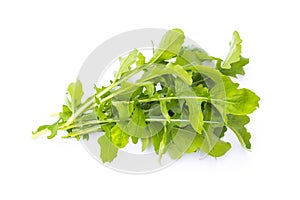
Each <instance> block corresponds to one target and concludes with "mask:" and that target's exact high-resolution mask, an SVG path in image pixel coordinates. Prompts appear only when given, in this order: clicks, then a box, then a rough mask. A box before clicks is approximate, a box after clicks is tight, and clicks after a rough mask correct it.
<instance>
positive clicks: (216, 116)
mask: <svg viewBox="0 0 300 200" xmlns="http://www.w3.org/2000/svg"><path fill="white" fill-rule="evenodd" d="M184 38H185V36H184V33H183V31H182V30H180V29H172V30H169V31H168V32H166V34H165V35H164V36H163V38H162V40H161V42H160V44H159V47H158V48H157V49H156V50H155V52H154V53H153V56H152V58H150V60H149V61H146V58H145V56H144V55H143V54H142V53H141V52H139V51H138V50H136V49H135V50H133V51H131V52H130V53H129V54H128V55H127V56H125V57H123V58H120V59H119V60H120V68H119V70H118V71H117V72H116V73H115V78H114V80H112V81H111V84H110V85H109V86H105V87H104V86H102V87H96V86H95V93H94V95H93V96H91V97H89V98H87V99H86V100H85V101H84V102H82V97H83V95H84V92H83V91H82V83H81V82H80V80H77V81H76V82H74V83H71V84H70V85H69V87H68V92H67V96H66V103H65V104H64V105H63V106H62V111H61V112H60V113H59V118H58V119H57V121H55V122H54V123H53V124H51V125H43V126H40V127H39V128H38V129H37V131H35V132H33V137H34V138H35V137H38V136H40V135H42V134H44V133H47V132H50V134H49V135H48V138H49V139H51V138H53V137H55V136H56V135H57V132H58V131H60V130H64V131H66V135H64V136H62V137H63V138H77V139H78V140H79V139H89V134H92V133H95V132H104V134H103V135H102V136H100V137H99V139H98V143H99V145H100V147H101V153H100V157H101V159H102V161H103V162H112V161H113V160H114V158H115V157H116V156H117V154H118V150H119V149H121V148H124V147H125V146H126V145H127V144H128V143H129V142H130V140H131V141H132V142H133V143H134V144H136V143H137V142H138V141H139V140H140V141H141V143H142V149H141V150H142V151H144V150H145V149H146V148H147V147H148V146H149V145H152V146H153V148H154V150H155V152H156V153H157V154H158V156H159V157H160V158H161V157H162V156H163V154H165V153H167V152H168V154H169V155H170V156H171V157H172V158H173V159H178V158H180V157H181V156H182V155H183V154H184V153H192V152H196V151H201V152H204V153H207V154H208V155H210V156H213V157H220V156H222V155H224V154H225V153H226V152H227V151H228V150H229V149H230V148H231V145H230V143H229V142H226V141H223V140H222V137H223V136H224V134H225V132H226V131H227V129H231V130H232V132H233V133H234V134H235V135H236V137H237V138H238V140H239V141H240V143H241V145H242V146H243V147H244V148H246V149H250V148H251V143H250V137H251V135H250V133H249V132H248V131H247V129H246V127H245V125H246V124H247V123H249V121H250V119H249V117H248V116H247V115H248V114H250V113H252V112H253V111H254V110H255V109H256V108H257V107H258V102H259V97H258V96H257V95H256V94H255V93H254V92H252V91H251V90H249V89H246V88H239V84H238V83H235V82H233V81H232V79H231V77H235V78H237V75H238V74H239V75H244V74H245V72H244V69H243V67H244V66H245V65H247V64H248V63H249V59H248V58H244V57H242V56H241V43H242V40H241V38H240V36H239V34H238V32H236V31H235V32H234V33H233V37H232V41H231V43H230V50H229V53H228V55H227V57H226V58H225V59H221V58H218V57H213V56H210V55H208V54H207V53H206V52H205V51H203V50H202V49H200V48H198V47H195V46H183V43H184ZM138 74H140V75H139V76H137V75H138ZM141 74H142V75H141ZM132 77H136V78H135V80H136V81H130V79H132Z"/></svg>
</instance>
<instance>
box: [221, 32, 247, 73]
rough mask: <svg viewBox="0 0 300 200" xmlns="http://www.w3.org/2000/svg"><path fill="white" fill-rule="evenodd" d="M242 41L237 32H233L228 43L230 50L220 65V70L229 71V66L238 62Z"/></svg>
mask: <svg viewBox="0 0 300 200" xmlns="http://www.w3.org/2000/svg"><path fill="white" fill-rule="evenodd" d="M241 43H242V40H241V38H240V35H239V33H238V32H237V31H234V32H233V36H232V41H231V43H230V50H229V53H228V55H227V57H226V59H225V60H224V62H223V64H222V65H221V68H223V69H230V68H231V64H232V63H235V62H238V61H239V60H240V57H241V52H242V46H241Z"/></svg>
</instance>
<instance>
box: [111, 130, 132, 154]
mask: <svg viewBox="0 0 300 200" xmlns="http://www.w3.org/2000/svg"><path fill="white" fill-rule="evenodd" d="M111 141H112V143H114V144H115V145H116V146H117V147H119V148H123V147H125V146H126V145H127V144H128V142H129V136H128V135H127V134H126V133H125V132H123V131H122V130H121V129H120V128H119V126H118V124H116V125H115V126H114V127H113V128H112V129H111Z"/></svg>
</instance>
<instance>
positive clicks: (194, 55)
mask: <svg viewBox="0 0 300 200" xmlns="http://www.w3.org/2000/svg"><path fill="white" fill-rule="evenodd" d="M211 60H214V58H213V57H211V56H209V55H208V54H207V53H206V52H205V51H204V50H203V49H201V48H198V47H194V46H187V47H182V49H181V52H180V54H179V56H177V58H176V63H175V64H179V65H182V66H186V65H202V62H204V61H211Z"/></svg>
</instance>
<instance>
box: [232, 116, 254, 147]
mask: <svg viewBox="0 0 300 200" xmlns="http://www.w3.org/2000/svg"><path fill="white" fill-rule="evenodd" d="M249 121H250V119H249V117H248V116H246V115H244V116H237V115H228V122H227V126H228V127H229V128H230V129H231V130H232V131H233V132H234V133H235V135H236V136H237V138H238V139H239V141H240V143H241V145H242V146H243V147H244V148H246V149H250V148H251V143H250V138H251V135H250V133H249V132H247V129H246V128H245V125H246V124H248V123H249Z"/></svg>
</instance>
